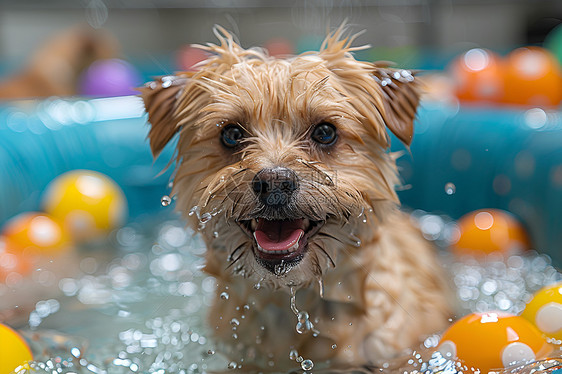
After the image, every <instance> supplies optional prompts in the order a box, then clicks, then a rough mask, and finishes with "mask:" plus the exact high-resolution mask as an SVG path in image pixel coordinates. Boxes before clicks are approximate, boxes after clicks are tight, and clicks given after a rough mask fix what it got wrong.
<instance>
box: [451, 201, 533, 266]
mask: <svg viewBox="0 0 562 374" xmlns="http://www.w3.org/2000/svg"><path fill="white" fill-rule="evenodd" d="M457 225H458V228H459V233H458V235H457V237H456V238H455V240H453V243H451V248H452V250H453V251H454V252H456V253H457V254H467V253H470V254H474V255H484V254H490V253H493V252H502V253H505V254H510V253H514V252H518V251H521V250H525V249H528V248H529V247H530V242H529V238H528V236H527V233H526V231H525V229H524V228H523V226H522V225H521V223H519V221H517V219H516V218H515V217H514V216H513V215H511V214H510V213H508V212H506V211H503V210H499V209H483V210H477V211H474V212H471V213H468V214H465V215H464V216H462V217H461V218H460V219H459V220H458V222H457Z"/></svg>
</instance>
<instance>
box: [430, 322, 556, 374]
mask: <svg viewBox="0 0 562 374" xmlns="http://www.w3.org/2000/svg"><path fill="white" fill-rule="evenodd" d="M438 350H439V351H440V352H441V354H442V355H443V356H444V357H445V358H449V359H453V358H456V359H458V360H459V361H460V362H461V363H462V364H463V365H466V366H467V367H468V368H469V369H470V368H475V369H480V371H481V372H482V373H487V372H488V371H490V370H492V369H499V368H504V367H508V366H511V365H519V364H524V363H528V362H531V361H534V360H535V359H537V358H541V357H543V356H545V355H547V354H549V353H550V352H551V351H552V346H550V345H549V344H548V343H547V342H546V341H545V339H544V338H543V337H542V335H541V333H540V331H538V330H537V328H536V327H535V326H533V325H532V324H531V323H529V322H528V321H527V320H526V319H524V318H522V317H518V316H514V315H511V314H506V313H500V312H489V313H472V314H469V315H468V316H465V317H463V318H461V319H460V320H458V321H457V322H455V323H454V324H453V325H452V326H451V327H449V329H447V331H445V333H444V334H443V337H442V338H441V341H440V343H439V347H438Z"/></svg>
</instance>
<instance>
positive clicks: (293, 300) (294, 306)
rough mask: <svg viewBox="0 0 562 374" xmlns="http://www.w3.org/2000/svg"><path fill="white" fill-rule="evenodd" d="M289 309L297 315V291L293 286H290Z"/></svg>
mask: <svg viewBox="0 0 562 374" xmlns="http://www.w3.org/2000/svg"><path fill="white" fill-rule="evenodd" d="M291 310H292V311H293V313H295V315H296V316H297V317H298V315H299V310H298V309H297V291H296V290H295V287H291Z"/></svg>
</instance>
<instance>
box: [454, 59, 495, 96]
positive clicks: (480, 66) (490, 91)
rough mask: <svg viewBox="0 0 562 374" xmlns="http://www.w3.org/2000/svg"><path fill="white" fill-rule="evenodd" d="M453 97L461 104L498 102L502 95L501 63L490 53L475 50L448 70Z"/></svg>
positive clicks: (456, 61) (455, 62) (457, 60)
mask: <svg viewBox="0 0 562 374" xmlns="http://www.w3.org/2000/svg"><path fill="white" fill-rule="evenodd" d="M449 70H450V72H451V75H452V78H453V81H454V86H455V95H456V96H457V98H458V99H459V100H460V101H462V102H480V103H481V102H498V101H499V99H500V98H501V97H502V95H503V62H502V60H501V58H500V57H499V56H498V55H497V54H495V53H494V52H492V51H489V50H485V49H480V48H475V49H471V50H469V51H467V52H465V53H463V54H462V55H461V56H459V57H458V58H457V59H456V60H455V61H454V62H453V63H452V64H451V66H450V68H449Z"/></svg>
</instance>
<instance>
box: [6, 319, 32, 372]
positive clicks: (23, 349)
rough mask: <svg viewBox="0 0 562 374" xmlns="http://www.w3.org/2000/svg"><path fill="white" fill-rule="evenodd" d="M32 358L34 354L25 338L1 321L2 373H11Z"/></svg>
mask: <svg viewBox="0 0 562 374" xmlns="http://www.w3.org/2000/svg"><path fill="white" fill-rule="evenodd" d="M32 359H33V355H32V354H31V350H30V349H29V347H28V345H27V343H26V342H25V340H23V338H22V337H21V336H19V334H18V333H17V332H15V331H14V330H12V329H11V328H9V327H8V326H6V325H3V324H1V323H0V373H11V372H12V371H14V370H15V369H16V368H17V367H18V366H20V365H23V364H25V363H26V362H27V361H31V360H32Z"/></svg>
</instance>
